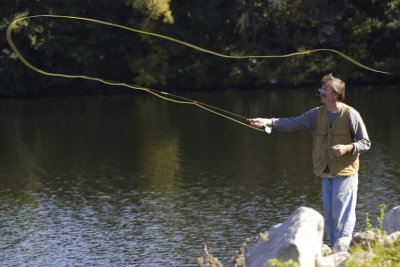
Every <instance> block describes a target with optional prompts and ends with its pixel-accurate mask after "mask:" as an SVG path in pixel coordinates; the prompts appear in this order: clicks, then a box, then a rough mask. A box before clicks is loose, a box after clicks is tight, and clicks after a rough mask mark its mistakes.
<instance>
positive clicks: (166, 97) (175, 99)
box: [7, 15, 393, 131]
mask: <svg viewBox="0 0 400 267" xmlns="http://www.w3.org/2000/svg"><path fill="white" fill-rule="evenodd" d="M35 18H54V19H69V20H79V21H86V22H91V23H97V24H102V25H107V26H111V27H115V28H120V29H123V30H127V31H131V32H136V33H139V34H145V35H148V36H153V37H157V38H160V39H164V40H167V41H170V42H174V43H178V44H181V45H184V46H187V47H190V48H192V49H194V50H197V51H200V52H203V53H207V54H210V55H214V56H217V57H222V58H230V59H256V58H288V57H293V56H299V55H308V54H312V53H317V52H330V53H334V54H337V55H339V56H340V57H342V58H344V59H345V60H347V61H349V62H351V63H352V64H354V65H356V66H358V67H360V68H363V69H366V70H368V71H372V72H376V73H381V74H393V73H390V72H386V71H381V70H377V69H373V68H371V67H368V66H366V65H364V64H362V63H360V62H358V61H356V60H354V59H353V58H351V57H350V56H348V55H346V54H344V53H342V52H340V51H337V50H334V49H325V48H321V49H312V50H305V51H300V52H295V53H290V54H285V55H249V56H246V55H244V56H237V55H226V54H222V53H218V52H214V51H211V50H208V49H205V48H202V47H199V46H197V45H194V44H191V43H187V42H184V41H181V40H179V39H175V38H173V37H169V36H166V35H162V34H157V33H153V32H147V31H143V30H138V29H135V28H131V27H127V26H124V25H119V24H115V23H111V22H106V21H102V20H97V19H91V18H84V17H74V16H61V15H35V16H26V17H22V18H18V19H15V20H13V21H12V22H11V23H10V24H9V25H8V28H7V42H8V44H9V45H10V47H11V49H12V50H13V52H14V53H15V54H16V56H17V57H18V59H19V60H20V61H21V62H22V63H23V64H24V65H25V66H27V67H28V68H30V69H31V70H33V71H35V72H38V73H40V74H42V75H46V76H52V77H61V78H68V79H84V80H92V81H97V82H100V83H103V84H107V85H111V86H123V87H127V88H130V89H134V90H141V91H145V92H148V93H150V94H152V95H154V96H157V97H159V98H161V99H164V100H167V101H170V102H174V103H178V104H188V105H194V106H197V107H199V108H201V109H204V110H206V111H209V112H211V113H214V114H216V115H218V116H221V117H223V118H226V119H229V120H231V121H234V122H236V123H239V124H241V125H244V126H246V127H250V128H252V129H255V130H259V131H263V130H261V129H259V128H256V127H254V126H252V125H249V124H247V123H244V122H242V121H240V120H239V119H241V120H246V121H247V118H245V117H243V116H241V115H238V114H235V113H232V112H229V111H226V110H223V109H220V108H217V107H214V106H211V105H207V104H205V103H201V102H198V101H195V100H192V99H188V98H184V97H181V96H177V95H172V94H169V93H166V92H162V91H157V90H154V89H150V88H145V87H141V86H137V85H131V84H127V83H122V82H116V81H108V80H105V79H101V78H97V77H90V76H85V75H69V74H63V73H52V72H48V71H45V70H42V69H40V68H38V67H35V66H34V65H32V64H31V63H30V62H29V61H28V60H27V59H25V57H24V56H22V54H21V52H20V51H19V50H18V48H17V47H16V45H15V43H14V41H13V39H12V36H11V34H12V30H13V29H14V28H15V26H16V25H17V23H19V22H21V21H23V20H29V19H35ZM233 117H236V118H238V119H235V118H233Z"/></svg>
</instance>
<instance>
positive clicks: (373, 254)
mask: <svg viewBox="0 0 400 267" xmlns="http://www.w3.org/2000/svg"><path fill="white" fill-rule="evenodd" d="M386 208H387V206H386V204H380V205H379V211H380V214H379V217H378V223H379V226H378V227H373V226H372V225H371V223H370V220H369V213H367V216H366V219H365V222H366V230H369V231H372V232H374V233H375V234H376V235H375V240H373V241H372V242H370V244H369V246H368V250H365V249H362V248H361V247H360V246H356V247H355V248H353V249H352V256H351V257H350V258H349V259H348V260H347V261H346V264H345V266H346V267H355V266H357V267H358V266H363V267H381V266H399V265H400V240H397V241H395V242H393V243H391V242H388V241H382V240H384V239H385V238H386V234H385V233H383V232H382V222H383V218H384V216H385V210H386Z"/></svg>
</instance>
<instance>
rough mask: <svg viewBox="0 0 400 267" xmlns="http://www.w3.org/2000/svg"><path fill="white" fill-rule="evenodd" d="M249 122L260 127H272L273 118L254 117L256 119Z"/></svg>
mask: <svg viewBox="0 0 400 267" xmlns="http://www.w3.org/2000/svg"><path fill="white" fill-rule="evenodd" d="M249 123H250V124H251V125H253V126H256V127H259V128H263V127H265V126H268V127H272V120H271V119H264V118H254V119H249Z"/></svg>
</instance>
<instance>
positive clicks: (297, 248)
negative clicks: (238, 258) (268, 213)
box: [245, 207, 324, 267]
mask: <svg viewBox="0 0 400 267" xmlns="http://www.w3.org/2000/svg"><path fill="white" fill-rule="evenodd" d="M323 232H324V219H323V217H322V215H321V214H320V213H319V212H318V211H316V210H314V209H311V208H307V207H300V208H298V209H296V210H295V211H294V212H293V213H292V215H291V217H290V218H289V219H288V220H286V221H285V222H283V223H282V224H278V225H275V226H273V227H272V228H271V229H270V230H269V231H268V240H265V241H261V242H259V243H257V244H255V245H253V246H251V247H249V248H247V249H246V252H245V260H246V267H267V266H270V265H269V264H268V261H269V260H270V259H273V258H279V259H282V260H284V261H287V260H290V259H292V260H295V261H297V262H299V264H300V266H302V267H313V266H315V260H316V258H317V257H318V256H319V255H320V254H321V247H322V238H323Z"/></svg>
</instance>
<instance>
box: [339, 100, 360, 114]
mask: <svg viewBox="0 0 400 267" xmlns="http://www.w3.org/2000/svg"><path fill="white" fill-rule="evenodd" d="M342 105H343V107H345V108H346V109H347V110H348V112H349V114H350V115H357V116H358V115H360V113H359V112H358V111H357V110H356V109H355V108H353V107H352V106H350V105H347V104H345V103H342Z"/></svg>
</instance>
